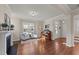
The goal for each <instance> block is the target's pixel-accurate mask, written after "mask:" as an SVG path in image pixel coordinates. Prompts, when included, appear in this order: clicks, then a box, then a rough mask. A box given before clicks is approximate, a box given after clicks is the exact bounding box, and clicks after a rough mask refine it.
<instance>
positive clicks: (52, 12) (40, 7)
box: [9, 4, 78, 20]
mask: <svg viewBox="0 0 79 59" xmlns="http://www.w3.org/2000/svg"><path fill="white" fill-rule="evenodd" d="M67 6H68V7H69V8H70V9H71V10H74V9H76V8H78V4H68V5H67ZM9 7H10V8H11V10H12V12H13V13H14V14H16V15H17V16H19V17H20V18H23V19H26V20H28V19H30V20H46V19H49V18H51V17H54V16H57V15H60V14H62V11H60V10H58V9H57V8H56V7H55V4H9ZM33 10H34V11H36V12H37V13H38V14H37V15H36V16H32V15H30V14H29V13H30V12H31V11H33Z"/></svg>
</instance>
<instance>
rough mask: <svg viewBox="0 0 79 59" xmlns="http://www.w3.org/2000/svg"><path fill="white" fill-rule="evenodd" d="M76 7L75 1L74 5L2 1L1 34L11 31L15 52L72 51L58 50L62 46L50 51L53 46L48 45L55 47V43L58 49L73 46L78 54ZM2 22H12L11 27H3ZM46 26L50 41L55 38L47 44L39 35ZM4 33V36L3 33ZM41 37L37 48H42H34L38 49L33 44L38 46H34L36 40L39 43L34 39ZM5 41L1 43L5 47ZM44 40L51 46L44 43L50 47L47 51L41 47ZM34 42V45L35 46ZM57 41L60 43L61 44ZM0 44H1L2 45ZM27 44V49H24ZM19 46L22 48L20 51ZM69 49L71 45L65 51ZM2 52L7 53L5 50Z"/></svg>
mask: <svg viewBox="0 0 79 59" xmlns="http://www.w3.org/2000/svg"><path fill="white" fill-rule="evenodd" d="M78 6H79V5H78V4H75V5H73V4H70V5H67V4H58V5H57V4H1V5H0V16H1V17H0V19H1V20H0V24H1V27H0V33H1V34H0V35H2V33H3V32H7V31H8V32H9V31H10V32H11V45H12V46H16V44H18V46H17V49H16V48H15V49H13V50H16V51H17V52H16V54H20V55H26V54H27V55H28V54H31V55H32V54H33V55H34V54H37V55H39V54H48V55H49V54H52V55H54V54H57V55H59V54H62V55H63V54H72V52H70V53H66V52H63V51H62V53H61V50H62V49H60V51H59V50H57V51H58V52H51V51H50V49H51V50H52V49H53V48H50V47H51V44H54V43H55V44H56V46H54V47H57V46H58V47H60V48H61V46H63V47H65V48H68V47H74V51H75V53H73V54H79V51H78V49H79V48H78V47H79V44H78V43H79V41H78V39H79V24H78V23H79V20H78V19H79V8H78ZM6 20H7V21H6ZM4 23H7V24H9V26H11V25H13V28H12V30H11V28H10V27H9V26H8V28H7V27H6V28H4V26H2V24H4ZM45 29H47V30H49V31H51V36H50V38H51V40H52V41H56V40H57V41H56V42H54V43H51V42H52V41H50V42H48V43H45V42H44V41H45V39H46V37H45V36H44V35H43V36H42V32H43V31H44V30H45ZM3 35H5V33H4V34H3ZM49 35H50V34H49ZM1 37H2V36H1ZM42 38H43V39H44V40H43V41H42V42H41V43H40V46H39V47H41V48H37V49H38V50H37V49H36V48H34V47H38V46H36V45H37V44H36V43H38V42H37V40H40V39H41V40H42ZM74 39H75V40H74ZM64 40H65V41H64ZM5 41H6V40H5ZM5 41H1V42H3V46H5V44H6V43H5ZM59 41H64V42H59ZM30 42H31V43H30ZM33 42H34V43H33ZM32 43H33V46H32V45H31V44H32ZM44 43H45V44H49V45H50V46H47V47H49V48H50V49H49V50H46V49H43V47H44V46H43V44H44ZM50 43H51V44H50ZM34 44H36V45H35V46H34ZM38 44H39V43H38ZM58 44H60V45H61V46H60V45H58ZM22 45H23V46H22ZM27 45H28V46H27ZM29 46H30V47H29ZM42 46H43V47H42ZM45 46H46V45H45ZM66 46H67V47H66ZM0 47H2V45H1V46H0ZM27 47H29V48H28V49H27V50H25V49H26V48H27ZM52 47H53V46H52ZM58 47H57V48H58ZM63 47H62V48H63ZM65 48H64V49H65ZM76 48H77V49H76ZM3 49H6V48H5V47H3ZM19 49H22V51H21V50H19ZM32 49H33V50H32ZM58 49H59V48H58ZM69 49H70V48H68V50H67V51H69ZM35 50H37V51H35ZM44 50H46V51H45V52H44ZM71 50H72V49H71ZM3 51H4V50H3ZM34 51H35V52H34ZM49 51H50V52H49ZM9 52H10V51H9ZM2 54H6V51H5V52H4V53H2Z"/></svg>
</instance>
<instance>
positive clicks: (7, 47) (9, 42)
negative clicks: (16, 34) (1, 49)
mask: <svg viewBox="0 0 79 59" xmlns="http://www.w3.org/2000/svg"><path fill="white" fill-rule="evenodd" d="M5 38H6V53H7V54H9V52H10V48H11V33H7V34H6V37H5Z"/></svg>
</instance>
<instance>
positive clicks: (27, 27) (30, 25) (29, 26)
mask: <svg viewBox="0 0 79 59" xmlns="http://www.w3.org/2000/svg"><path fill="white" fill-rule="evenodd" d="M23 30H24V31H26V32H33V31H34V30H35V25H34V23H26V24H23Z"/></svg>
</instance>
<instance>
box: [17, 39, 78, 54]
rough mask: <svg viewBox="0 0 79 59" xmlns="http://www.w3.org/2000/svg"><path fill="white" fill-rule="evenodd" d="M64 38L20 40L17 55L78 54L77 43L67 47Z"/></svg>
mask: <svg viewBox="0 0 79 59" xmlns="http://www.w3.org/2000/svg"><path fill="white" fill-rule="evenodd" d="M64 42H65V39H56V40H55V41H46V40H45V39H43V40H42V39H33V40H27V41H22V42H21V44H19V45H18V48H17V55H79V44H76V45H75V46H74V47H71V48H69V47H67V46H66V45H65V44H63V43H64Z"/></svg>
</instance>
